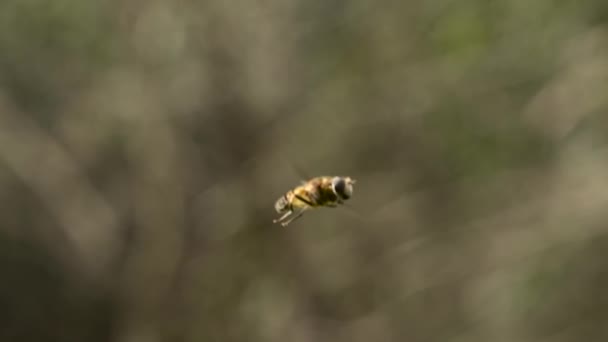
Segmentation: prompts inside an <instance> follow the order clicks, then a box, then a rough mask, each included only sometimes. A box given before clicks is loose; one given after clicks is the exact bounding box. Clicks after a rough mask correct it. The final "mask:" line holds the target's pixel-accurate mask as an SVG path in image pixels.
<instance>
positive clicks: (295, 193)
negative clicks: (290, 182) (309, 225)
mask: <svg viewBox="0 0 608 342" xmlns="http://www.w3.org/2000/svg"><path fill="white" fill-rule="evenodd" d="M355 182H356V181H355V180H354V179H352V178H350V177H340V176H334V177H332V176H321V177H315V178H312V179H310V180H308V181H303V182H302V184H301V185H299V186H297V187H295V188H294V189H292V190H289V191H288V192H287V193H286V194H285V195H283V196H281V197H280V198H279V199H278V200H277V201H276V202H275V204H274V208H275V210H276V211H277V213H279V214H283V216H281V217H279V218H278V219H275V220H273V223H281V225H282V226H283V227H285V226H287V225H288V224H290V223H291V222H293V221H294V220H296V219H297V218H299V217H301V216H302V214H304V212H305V211H306V210H309V209H314V208H319V207H329V208H335V207H337V206H338V205H341V204H344V201H346V200H348V199H349V198H351V196H352V195H353V184H355Z"/></svg>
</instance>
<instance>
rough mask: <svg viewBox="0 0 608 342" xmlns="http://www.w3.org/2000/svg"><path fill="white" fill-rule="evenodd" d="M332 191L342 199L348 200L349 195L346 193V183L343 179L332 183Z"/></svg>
mask: <svg viewBox="0 0 608 342" xmlns="http://www.w3.org/2000/svg"><path fill="white" fill-rule="evenodd" d="M334 191H335V192H336V194H337V195H338V196H340V197H341V198H342V199H349V198H350V194H349V193H348V191H346V182H345V181H344V179H338V180H336V181H335V182H334Z"/></svg>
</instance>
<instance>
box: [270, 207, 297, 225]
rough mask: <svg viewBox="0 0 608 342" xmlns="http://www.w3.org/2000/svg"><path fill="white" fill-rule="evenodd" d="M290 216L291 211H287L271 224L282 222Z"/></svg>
mask: <svg viewBox="0 0 608 342" xmlns="http://www.w3.org/2000/svg"><path fill="white" fill-rule="evenodd" d="M291 214H293V211H291V210H289V211H287V212H286V213H285V214H284V215H283V216H281V217H279V218H278V219H274V220H272V223H277V222H280V221H283V220H284V219H285V218H287V217H288V216H289V215H291Z"/></svg>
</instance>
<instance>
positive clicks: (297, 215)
mask: <svg viewBox="0 0 608 342" xmlns="http://www.w3.org/2000/svg"><path fill="white" fill-rule="evenodd" d="M308 208H310V207H303V208H302V209H300V211H298V213H297V214H296V216H294V217H292V218H290V219H289V220H287V221H285V222H281V225H282V226H283V227H287V225H288V224H290V223H291V222H293V221H295V220H296V219H298V218H299V217H301V216H302V214H304V212H305V211H306V210H307V209H308Z"/></svg>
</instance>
